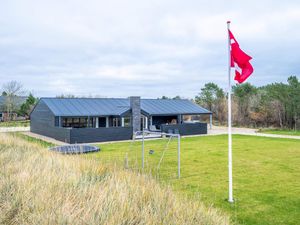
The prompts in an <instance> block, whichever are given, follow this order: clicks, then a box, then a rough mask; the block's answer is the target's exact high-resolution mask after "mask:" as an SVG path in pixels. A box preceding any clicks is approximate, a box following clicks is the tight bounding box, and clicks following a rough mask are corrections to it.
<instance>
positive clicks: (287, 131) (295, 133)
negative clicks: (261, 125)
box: [258, 129, 300, 136]
mask: <svg viewBox="0 0 300 225" xmlns="http://www.w3.org/2000/svg"><path fill="white" fill-rule="evenodd" d="M258 132H260V133H265V134H282V135H293V136H300V130H291V129H260V130H259V131H258Z"/></svg>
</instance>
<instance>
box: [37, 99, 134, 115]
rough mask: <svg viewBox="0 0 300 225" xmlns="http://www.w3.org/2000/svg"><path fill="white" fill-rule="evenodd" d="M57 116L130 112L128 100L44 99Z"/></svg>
mask: <svg viewBox="0 0 300 225" xmlns="http://www.w3.org/2000/svg"><path fill="white" fill-rule="evenodd" d="M41 101H43V102H45V103H46V105H47V106H48V107H49V109H50V110H51V111H52V112H53V113H54V115H56V116H109V115H112V116H119V115H122V114H123V113H125V112H127V111H128V110H130V107H129V100H128V99H115V98H42V99H41Z"/></svg>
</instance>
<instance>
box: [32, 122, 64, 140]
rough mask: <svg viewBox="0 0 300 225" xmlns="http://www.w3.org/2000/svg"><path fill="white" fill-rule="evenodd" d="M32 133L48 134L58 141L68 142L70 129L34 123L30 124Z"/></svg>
mask: <svg viewBox="0 0 300 225" xmlns="http://www.w3.org/2000/svg"><path fill="white" fill-rule="evenodd" d="M30 131H31V132H32V133H36V134H40V135H44V136H48V137H51V138H54V139H56V140H59V141H63V142H67V143H70V129H66V128H62V127H49V126H46V125H43V124H34V125H31V126H30Z"/></svg>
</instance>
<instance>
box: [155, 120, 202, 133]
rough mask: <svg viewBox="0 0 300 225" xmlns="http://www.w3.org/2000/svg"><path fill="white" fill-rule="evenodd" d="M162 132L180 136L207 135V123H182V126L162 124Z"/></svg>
mask: <svg viewBox="0 0 300 225" xmlns="http://www.w3.org/2000/svg"><path fill="white" fill-rule="evenodd" d="M161 131H162V132H165V133H178V134H180V135H197V134H207V124H206V123H182V124H169V125H167V124H162V125H161Z"/></svg>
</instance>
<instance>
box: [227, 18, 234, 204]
mask: <svg viewBox="0 0 300 225" xmlns="http://www.w3.org/2000/svg"><path fill="white" fill-rule="evenodd" d="M229 28H230V21H227V32H228V179H229V186H228V188H229V197H228V201H229V202H230V203H232V202H233V191H232V134H231V75H230V71H231V54H230V44H231V43H230V36H229Z"/></svg>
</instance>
